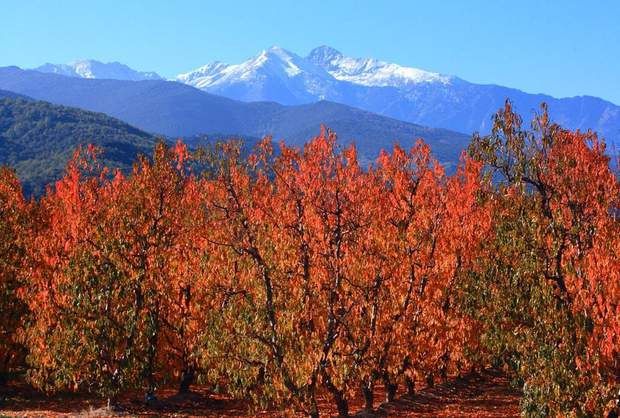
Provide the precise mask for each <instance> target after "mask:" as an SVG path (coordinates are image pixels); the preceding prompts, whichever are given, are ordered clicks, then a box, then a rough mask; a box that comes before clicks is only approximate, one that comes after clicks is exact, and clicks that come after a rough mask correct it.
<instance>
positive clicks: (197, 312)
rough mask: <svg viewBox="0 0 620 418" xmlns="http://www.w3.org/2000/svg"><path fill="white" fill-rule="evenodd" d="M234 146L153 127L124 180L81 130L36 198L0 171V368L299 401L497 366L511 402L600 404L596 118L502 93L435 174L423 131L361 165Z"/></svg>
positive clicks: (609, 244)
mask: <svg viewBox="0 0 620 418" xmlns="http://www.w3.org/2000/svg"><path fill="white" fill-rule="evenodd" d="M240 149H241V148H240V145H239V144H238V143H236V142H226V143H221V144H218V145H217V146H214V147H212V148H209V149H202V150H199V151H196V152H190V151H188V149H187V147H186V146H185V145H184V144H183V143H181V142H179V143H177V144H176V145H175V146H167V145H166V144H164V143H160V144H158V145H157V146H156V148H155V150H154V154H153V156H152V158H146V157H139V158H138V160H137V161H136V162H135V164H134V167H133V171H132V172H131V173H130V174H128V175H124V174H122V173H121V172H119V171H114V170H111V169H109V168H107V167H105V166H103V165H102V164H101V163H100V162H99V159H98V156H99V150H97V149H96V148H95V147H92V146H91V147H86V148H80V149H78V150H77V151H76V152H75V154H74V157H73V159H72V160H71V161H70V162H69V164H68V166H67V168H66V173H65V175H64V177H63V178H62V179H60V180H59V181H58V182H57V183H56V184H55V185H54V186H53V187H48V189H47V192H46V193H45V194H44V195H43V196H42V197H41V198H40V199H39V200H36V201H35V200H30V201H28V200H26V199H25V198H24V196H23V194H22V191H21V186H20V183H19V181H18V179H17V178H16V176H15V175H14V173H13V172H12V171H11V170H9V169H2V170H0V215H1V216H0V318H1V320H0V335H1V336H2V338H0V372H1V373H2V375H3V376H5V379H6V378H9V377H10V376H11V373H13V372H15V371H16V370H26V376H27V379H28V380H29V382H31V383H32V384H33V385H34V386H36V387H37V388H39V389H41V390H43V391H46V392H53V391H59V390H71V391H76V392H80V391H88V392H94V393H97V394H99V395H101V396H102V397H105V398H108V399H109V400H110V402H111V403H114V401H115V399H116V397H117V396H118V395H119V394H120V393H122V392H123V391H125V390H128V389H135V388H140V389H143V390H144V391H145V393H146V396H147V399H154V397H155V394H156V390H157V388H158V387H161V386H166V385H173V384H174V385H178V388H179V391H180V392H187V391H189V390H190V389H191V386H192V385H193V384H196V383H200V384H203V385H210V386H211V387H213V388H214V389H215V388H217V389H218V390H221V391H224V392H226V393H228V394H229V395H231V396H234V397H240V398H242V397H243V398H251V399H252V400H253V401H254V404H255V405H256V406H275V407H280V408H284V409H286V408H294V409H295V410H298V411H303V412H305V413H307V414H308V415H309V416H312V417H316V416H319V413H320V408H319V402H318V401H317V397H318V396H327V397H328V398H329V399H331V400H332V401H333V402H334V404H335V406H336V407H337V409H338V412H339V414H340V415H342V416H347V415H348V414H349V406H348V400H350V399H351V396H354V395H355V394H361V396H363V399H364V402H365V406H366V407H367V408H372V407H373V405H375V404H376V400H375V399H373V392H374V386H375V385H376V384H377V383H381V384H382V385H384V387H385V392H386V400H388V401H389V400H392V399H393V398H394V397H395V396H396V393H397V391H398V390H399V387H401V388H403V389H404V390H406V392H407V393H409V394H413V393H415V390H416V385H417V384H420V382H424V383H423V384H425V385H433V384H434V383H435V382H436V381H438V380H445V379H447V378H449V377H450V376H458V375H464V374H466V373H471V372H476V371H479V370H481V369H483V368H486V367H504V368H506V369H507V370H509V371H510V373H511V375H512V376H513V377H514V380H515V383H516V384H518V385H519V386H520V387H521V388H522V390H523V393H524V396H523V401H522V411H523V413H524V415H528V416H549V415H551V416H555V415H575V416H600V415H602V414H604V413H607V412H609V411H611V409H612V408H613V407H614V402H617V398H618V390H619V389H620V304H619V298H620V256H619V254H620V221H619V218H620V212H619V208H620V205H619V203H620V202H619V198H620V183H619V181H618V177H617V176H616V175H615V174H614V172H613V171H612V169H611V166H610V162H609V158H608V157H607V155H606V153H605V145H604V142H603V141H602V140H599V139H598V138H597V137H596V135H595V134H593V133H590V132H588V133H581V132H578V131H569V130H566V129H563V128H561V127H560V126H558V125H556V124H553V123H552V122H550V121H549V117H548V114H547V111H546V108H545V107H544V106H543V108H542V110H541V113H540V114H539V115H537V116H536V117H535V119H534V120H533V122H532V126H531V128H524V127H523V126H522V122H521V120H520V118H519V116H518V115H517V114H516V113H515V112H513V110H512V108H511V105H510V103H509V102H507V103H506V106H505V107H504V108H503V109H501V110H500V111H498V113H497V114H496V116H495V117H494V128H493V131H492V133H491V134H490V135H487V136H479V135H474V137H473V139H472V142H471V145H470V147H469V149H468V151H467V153H464V154H463V157H462V160H461V163H460V165H459V167H458V170H457V171H456V173H455V174H453V175H447V174H446V172H445V170H444V168H443V167H442V165H441V164H440V163H439V162H437V161H436V160H435V159H434V158H433V156H432V154H431V150H430V148H429V147H428V146H427V145H426V144H425V143H424V142H423V141H421V140H420V141H418V142H417V143H416V145H415V146H413V147H412V148H411V149H410V150H406V149H402V148H400V147H399V146H395V147H394V148H393V149H392V150H391V151H390V152H383V153H381V155H380V156H379V158H378V159H377V161H376V163H375V164H373V165H371V166H370V167H362V166H360V163H359V162H358V159H357V156H356V151H355V148H354V147H353V146H350V147H346V148H340V147H339V146H338V144H337V141H336V137H335V135H334V134H333V133H331V132H329V131H326V130H325V131H323V132H322V133H321V135H320V136H318V137H316V138H314V139H312V140H311V141H309V142H308V143H307V144H306V145H305V146H304V147H303V149H297V148H293V147H288V146H286V145H284V144H278V145H275V144H273V143H272V142H271V140H269V139H265V140H263V141H262V142H261V143H260V144H259V145H258V146H257V148H256V149H255V150H254V151H253V152H252V153H251V154H250V155H249V156H246V155H245V154H242V153H241V151H240ZM198 166H200V168H201V170H200V171H198V170H197V169H196V168H197V167H198Z"/></svg>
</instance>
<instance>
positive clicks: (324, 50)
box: [306, 45, 343, 67]
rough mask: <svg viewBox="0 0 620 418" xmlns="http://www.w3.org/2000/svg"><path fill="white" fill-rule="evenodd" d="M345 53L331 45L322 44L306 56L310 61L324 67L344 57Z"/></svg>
mask: <svg viewBox="0 0 620 418" xmlns="http://www.w3.org/2000/svg"><path fill="white" fill-rule="evenodd" d="M342 57H343V55H342V53H341V52H340V51H338V50H336V49H334V48H332V47H331V46H327V45H321V46H319V47H316V48H314V49H313V50H312V51H310V53H309V54H308V56H307V57H306V58H307V59H308V60H309V61H311V62H313V63H315V64H317V65H320V66H322V67H324V66H325V65H328V64H329V63H330V62H332V61H335V60H338V59H340V58H342Z"/></svg>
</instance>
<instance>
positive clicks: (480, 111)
mask: <svg viewBox="0 0 620 418" xmlns="http://www.w3.org/2000/svg"><path fill="white" fill-rule="evenodd" d="M176 79H177V81H179V82H182V83H185V84H188V85H191V86H194V87H196V88H199V89H202V90H205V91H207V92H210V93H215V94H220V95H223V96H227V97H229V98H233V99H238V100H243V101H275V102H279V103H282V104H287V105H297V104H305V103H313V102H316V101H318V100H330V101H334V102H338V103H343V104H346V105H349V106H354V107H357V108H360V109H364V110H368V111H371V112H375V113H378V114H381V115H384V116H390V117H393V118H396V119H400V120H404V121H407V122H413V123H418V124H421V125H425V126H432V127H439V128H447V129H452V130H455V131H460V132H466V133H471V132H475V131H478V132H482V133H486V132H489V131H490V129H491V126H492V120H491V117H492V115H493V114H494V113H495V112H496V111H497V109H499V108H500V107H501V106H503V104H504V102H505V100H506V99H507V98H509V99H510V100H512V101H513V103H514V106H515V108H516V109H517V110H518V111H519V112H520V113H521V114H522V116H523V118H524V120H526V121H527V120H529V119H531V117H532V116H533V114H534V112H536V111H538V110H539V106H540V104H541V102H546V103H547V104H548V105H549V109H550V112H551V116H552V117H553V119H554V120H555V121H557V122H559V123H561V124H563V125H564V126H566V127H568V128H571V129H577V128H579V129H582V130H587V129H593V130H596V131H598V132H599V133H601V134H602V135H603V136H605V137H607V138H608V139H610V140H611V141H610V142H614V141H615V142H617V143H620V107H619V106H616V105H614V104H613V103H610V102H607V101H605V100H602V99H599V98H596V97H589V96H580V97H572V98H563V99H556V98H553V97H551V96H548V95H543V94H529V93H525V92H523V91H520V90H517V89H513V88H508V87H502V86H497V85H485V84H474V83H470V82H467V81H465V80H462V79H460V78H458V77H454V76H448V75H443V74H439V73H436V72H431V71H425V70H421V69H418V68H413V67H406V66H402V65H398V64H395V63H389V62H384V61H379V60H376V59H373V58H352V57H348V56H345V55H344V54H342V53H341V52H339V51H337V50H336V49H334V48H331V47H328V46H320V47H318V48H315V49H313V50H312V51H310V53H309V54H308V56H306V57H301V56H299V55H296V54H294V53H292V52H289V51H286V50H284V49H282V48H278V47H272V48H270V49H268V50H266V51H262V52H261V53H260V54H259V55H257V56H255V57H253V58H250V59H248V60H247V61H245V62H243V63H241V64H232V65H231V64H223V63H221V62H215V63H212V64H208V65H205V66H204V67H201V68H199V69H197V70H194V71H191V72H188V73H185V74H181V75H179V76H178V77H177V78H176Z"/></svg>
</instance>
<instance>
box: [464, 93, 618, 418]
mask: <svg viewBox="0 0 620 418" xmlns="http://www.w3.org/2000/svg"><path fill="white" fill-rule="evenodd" d="M470 152H471V154H472V156H473V157H474V158H476V159H478V160H479V161H481V162H483V163H484V164H485V166H486V167H487V168H488V169H489V170H490V171H489V172H490V175H493V176H495V177H494V179H495V181H496V182H497V190H496V191H495V192H493V196H491V198H492V199H494V200H495V202H496V204H497V209H496V211H495V213H494V216H493V217H494V223H495V227H494V228H495V231H496V232H495V237H494V239H493V240H490V241H489V243H488V251H487V257H486V258H485V259H484V260H483V261H482V262H483V263H484V264H485V266H486V267H485V268H483V270H482V273H481V274H476V275H473V277H474V280H475V281H476V283H472V284H471V286H472V288H471V289H470V290H471V292H470V295H472V296H473V298H474V299H476V300H478V304H475V305H474V306H475V309H474V311H475V312H477V315H478V316H479V318H480V319H481V320H482V321H483V322H484V323H485V324H486V330H485V333H484V337H483V338H484V340H485V343H486V346H487V347H488V348H491V349H492V350H493V352H494V353H495V354H496V355H497V356H498V358H501V359H502V360H503V361H504V362H506V363H508V364H510V365H511V366H512V367H513V368H514V369H515V370H516V371H517V373H518V375H519V377H520V378H521V379H522V381H523V389H524V393H525V397H524V401H523V407H524V412H525V413H526V414H531V415H541V414H544V415H549V414H553V415H556V414H560V415H564V414H585V415H601V414H602V413H603V411H604V410H605V408H606V407H607V406H608V404H609V402H610V401H611V400H612V399H613V398H614V397H615V396H616V393H617V391H618V385H619V369H618V351H617V350H618V348H617V347H618V344H617V342H618V328H617V326H618V318H619V311H618V305H617V296H618V293H617V292H618V283H619V282H618V276H617V275H618V268H617V267H618V264H617V263H618V257H617V254H618V252H617V248H618V247H617V237H618V221H617V218H616V213H617V208H618V196H619V194H618V180H617V178H616V177H615V176H614V175H613V173H612V172H611V170H610V166H609V159H608V157H607V156H606V155H605V147H604V144H603V142H602V141H600V140H599V139H598V138H597V137H596V135H594V134H592V133H589V132H588V133H580V132H571V131H567V130H564V129H562V128H560V127H559V126H557V125H555V124H553V123H551V122H550V121H549V116H548V113H547V110H546V107H544V106H543V108H542V113H541V114H540V115H539V116H538V117H536V118H535V120H534V122H533V124H532V130H525V129H523V128H522V127H521V120H520V118H519V117H518V116H517V115H516V114H515V113H514V112H513V110H512V108H511V105H510V103H509V102H507V103H506V106H505V108H504V109H502V110H501V111H500V112H498V114H497V116H496V118H495V124H494V129H493V133H492V134H491V135H489V136H486V137H475V138H474V141H473V143H472V146H471V148H470Z"/></svg>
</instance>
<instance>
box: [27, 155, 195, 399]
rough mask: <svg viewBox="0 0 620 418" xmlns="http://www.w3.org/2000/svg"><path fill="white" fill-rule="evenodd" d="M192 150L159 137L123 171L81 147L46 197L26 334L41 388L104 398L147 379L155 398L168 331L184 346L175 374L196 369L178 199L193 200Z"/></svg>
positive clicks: (186, 219) (186, 221)
mask: <svg viewBox="0 0 620 418" xmlns="http://www.w3.org/2000/svg"><path fill="white" fill-rule="evenodd" d="M186 157H187V151H186V149H185V147H184V146H182V145H180V144H179V145H178V146H177V147H176V148H174V149H169V148H168V147H167V146H166V145H164V144H163V143H162V144H159V145H158V146H157V148H156V149H155V153H154V157H153V160H152V161H151V160H149V159H147V158H146V157H142V158H140V160H139V161H138V162H137V163H136V164H135V166H134V170H133V173H132V174H131V175H130V176H129V177H125V176H124V175H122V174H121V173H118V172H117V173H113V174H111V173H109V172H108V171H107V170H106V169H105V168H103V169H102V168H100V167H98V165H97V162H96V153H94V152H93V150H92V149H89V150H78V152H76V155H75V157H74V159H73V160H72V161H71V162H70V163H69V166H68V168H67V174H66V175H65V177H64V178H63V179H61V180H60V181H59V182H58V183H57V184H56V187H55V188H50V189H49V190H48V193H47V195H46V196H45V197H44V198H43V199H42V201H41V210H42V212H43V214H44V218H45V225H44V227H43V228H42V229H41V231H40V234H39V235H38V236H37V238H36V240H35V241H34V245H33V246H32V248H31V251H32V254H33V257H34V258H36V259H38V260H40V263H39V264H38V265H37V266H36V267H37V268H36V269H34V270H33V273H32V275H31V277H30V280H29V289H28V298H27V302H28V304H29V306H30V309H31V311H32V313H33V315H32V324H31V325H30V326H29V327H28V329H27V330H26V341H27V345H28V347H29V350H30V355H29V360H30V363H31V365H32V366H33V370H32V379H33V382H35V383H36V384H37V385H38V386H40V387H43V388H46V389H49V390H53V389H56V388H71V389H74V390H89V391H96V392H98V393H101V394H103V395H106V396H108V397H114V396H115V395H116V394H117V393H118V392H119V391H120V390H122V389H124V388H129V387H144V388H145V390H146V392H147V397H152V396H153V393H154V390H155V388H156V385H157V382H156V377H155V373H156V372H162V373H163V372H166V373H167V372H169V371H170V369H169V368H168V366H170V365H169V364H168V363H166V366H167V367H166V368H165V369H164V370H162V369H161V368H160V367H159V366H160V364H161V362H162V359H163V356H164V351H166V350H163V349H162V345H163V344H164V341H163V336H164V335H166V336H168V337H170V338H171V339H173V340H174V343H171V344H169V345H168V346H167V347H174V348H175V349H176V350H178V352H179V353H180V355H179V357H180V360H179V362H177V363H176V364H178V365H179V366H178V367H179V368H180V369H182V370H179V372H181V373H182V372H183V371H184V372H186V373H187V372H188V370H189V369H190V368H191V367H192V364H193V360H192V353H191V350H192V344H193V343H192V337H190V336H187V335H186V334H187V333H188V332H189V331H188V329H189V327H190V324H188V321H189V319H188V315H190V314H189V313H188V310H189V309H191V304H190V302H191V293H192V290H191V288H188V286H191V285H190V284H189V283H190V279H189V277H191V274H190V273H188V272H187V270H186V269H187V268H188V267H187V266H188V264H185V263H184V262H183V259H184V258H185V257H188V251H190V250H188V245H190V244H188V243H189V242H190V241H191V237H183V238H181V235H183V233H184V232H186V231H187V230H188V227H189V226H190V224H191V220H190V218H191V216H188V212H186V211H183V210H182V209H183V206H181V205H182V204H184V203H188V200H189V201H191V198H189V199H186V198H185V197H186V196H185V191H186V188H188V187H189V186H188V184H189V183H191V181H190V180H189V177H188V175H187V173H186V172H185V169H186V166H185V164H184V160H185V159H186ZM188 207H190V208H192V206H191V205H190V206H188ZM196 255H198V253H196ZM192 258H196V259H197V258H198V257H194V254H193V253H192ZM189 265H191V263H189ZM172 324H174V325H172ZM164 329H165V330H166V332H164ZM169 351H170V352H171V351H173V350H172V348H170V350H169ZM173 372H174V370H173ZM176 374H177V375H178V374H179V373H176ZM190 381H191V379H190Z"/></svg>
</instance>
